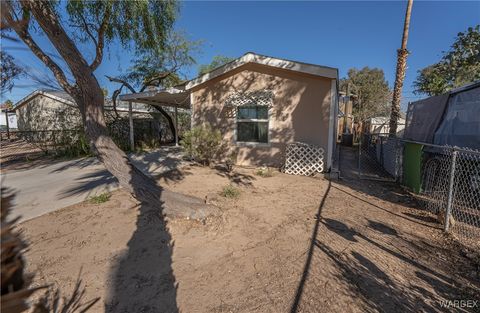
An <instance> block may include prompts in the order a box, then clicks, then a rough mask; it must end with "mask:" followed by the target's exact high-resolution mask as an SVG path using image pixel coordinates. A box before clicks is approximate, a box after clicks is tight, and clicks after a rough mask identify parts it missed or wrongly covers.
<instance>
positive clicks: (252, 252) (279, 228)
mask: <svg viewBox="0 0 480 313" xmlns="http://www.w3.org/2000/svg"><path fill="white" fill-rule="evenodd" d="M159 181H160V183H161V185H163V186H164V187H165V188H169V189H172V190H175V191H178V192H182V193H185V194H189V195H194V196H197V197H200V198H202V199H206V201H207V202H208V203H212V204H215V205H216V206H218V207H219V208H220V210H221V214H220V215H218V216H215V217H211V218H208V219H207V220H205V221H202V222H199V221H191V220H169V221H168V224H167V231H164V227H163V222H162V218H161V217H159V216H158V214H156V213H155V212H156V211H152V210H144V209H143V208H142V207H141V206H139V205H138V204H137V203H136V202H135V201H134V199H132V198H131V197H130V196H129V195H127V194H126V193H125V192H123V191H117V192H115V193H113V194H112V197H111V198H110V200H109V201H107V202H105V203H102V204H92V203H89V202H85V203H83V204H80V205H75V206H72V207H68V208H65V209H62V210H59V211H57V212H54V213H51V214H49V215H44V216H42V217H39V218H36V219H33V220H30V221H28V222H25V223H23V224H21V225H20V228H21V229H22V231H23V232H24V235H25V238H26V239H27V240H28V241H29V243H30V250H29V251H28V253H27V255H26V257H27V260H28V270H29V271H30V272H35V273H36V276H35V279H34V284H35V285H43V284H47V283H54V284H56V286H59V287H60V288H61V291H62V293H63V294H65V295H68V294H69V293H71V291H72V289H73V287H74V284H75V281H76V279H77V276H78V274H79V272H80V271H81V273H82V274H81V277H82V279H83V283H84V284H85V288H86V293H85V296H84V299H85V300H89V299H93V298H96V297H100V300H99V301H98V302H97V303H96V304H95V306H94V307H93V308H92V310H91V311H92V312H103V311H106V312H177V311H180V312H272V313H278V312H342V313H343V312H365V311H367V312H436V311H438V312H443V311H446V310H452V309H445V308H442V307H441V301H442V300H457V299H473V300H480V299H479V298H478V295H479V294H480V276H479V275H480V272H479V268H478V265H476V264H477V263H476V262H477V261H476V260H475V256H474V257H472V255H471V254H470V253H468V252H466V251H464V250H462V249H461V248H460V247H458V246H456V244H455V243H454V242H453V241H452V240H451V239H450V238H448V237H446V236H444V235H443V234H442V232H441V230H440V225H439V224H437V223H436V222H435V218H434V217H433V216H431V215H428V214H426V213H424V212H421V211H419V210H416V209H414V208H411V207H414V206H415V203H413V202H412V201H411V200H410V199H409V198H408V197H407V196H405V195H404V194H403V192H402V191H401V190H398V189H395V186H390V185H385V184H378V183H374V182H365V181H356V180H342V181H333V182H329V181H328V180H326V179H323V178H309V177H298V176H289V175H285V174H281V173H278V172H277V173H275V174H274V176H273V177H260V176H256V175H255V174H254V170H253V169H238V170H237V171H236V172H235V173H234V174H231V175H227V174H226V173H225V172H222V171H220V170H215V169H209V168H202V167H195V166H190V167H184V168H183V169H182V170H178V171H174V172H171V173H170V174H169V175H168V176H165V177H162V178H160V180H159ZM230 181H233V182H234V183H235V184H236V185H238V186H239V189H240V191H241V193H240V196H239V197H238V198H225V197H222V196H220V195H219V193H220V191H221V190H222V188H223V187H224V186H226V185H228V184H229V182H230ZM478 305H479V306H480V304H478ZM466 310H468V309H466ZM474 310H475V309H474ZM476 310H479V308H478V307H477V308H476Z"/></svg>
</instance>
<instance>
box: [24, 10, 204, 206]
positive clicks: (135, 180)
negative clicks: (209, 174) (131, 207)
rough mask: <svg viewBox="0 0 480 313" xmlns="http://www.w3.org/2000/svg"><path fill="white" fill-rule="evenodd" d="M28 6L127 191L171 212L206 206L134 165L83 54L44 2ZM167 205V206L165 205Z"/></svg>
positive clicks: (92, 138) (94, 143) (90, 131)
mask: <svg viewBox="0 0 480 313" xmlns="http://www.w3.org/2000/svg"><path fill="white" fill-rule="evenodd" d="M28 6H29V8H30V9H31V12H32V14H33V16H34V17H35V19H36V21H37V22H38V24H39V26H40V27H41V28H42V30H43V31H44V32H45V34H46V35H47V37H48V39H49V40H50V42H51V43H52V44H53V46H54V47H55V48H56V49H57V51H58V52H59V53H60V55H61V56H62V58H63V60H64V61H65V62H66V64H67V65H68V67H69V68H70V71H71V73H72V75H73V76H74V78H75V82H76V85H75V86H74V88H72V89H71V90H66V91H67V92H68V93H69V94H70V95H71V96H72V98H74V99H75V101H76V103H77V105H78V107H79V109H80V112H81V113H82V117H83V120H84V129H85V134H86V136H87V138H88V140H89V142H90V146H91V148H92V150H93V152H94V153H95V155H96V156H97V157H98V158H99V159H100V161H101V162H102V163H103V164H104V166H105V168H106V169H107V170H108V171H109V172H110V173H111V174H112V175H114V176H115V177H116V178H117V179H118V181H119V183H120V186H122V187H123V188H124V189H125V190H127V191H128V192H130V193H132V194H133V195H134V196H135V198H137V199H138V200H140V201H141V202H143V203H147V204H149V205H150V206H152V207H154V208H161V207H162V206H163V207H165V208H166V209H168V210H171V211H174V212H176V211H178V212H180V213H181V212H182V211H197V210H198V208H200V207H201V206H203V207H205V205H204V203H203V201H200V199H197V198H192V197H188V196H184V195H181V194H177V193H174V192H171V191H167V190H163V189H162V188H161V187H160V186H158V185H157V184H156V182H155V181H154V180H153V179H152V178H150V177H149V176H147V175H145V174H144V173H143V172H141V171H140V170H138V169H137V168H136V167H135V166H133V165H132V164H131V162H130V160H129V159H128V157H127V155H126V154H125V153H124V152H123V151H122V150H121V149H120V148H118V147H117V145H116V144H115V143H114V142H113V140H112V139H111V138H110V137H109V136H108V134H107V128H106V124H105V119H104V114H103V113H104V112H103V111H104V96H103V91H102V89H101V88H100V85H99V84H98V81H97V79H96V77H95V75H94V73H93V70H92V68H91V67H90V66H89V65H88V64H87V62H86V61H85V59H84V58H83V56H82V54H81V53H80V52H79V51H78V49H77V47H76V46H75V44H74V43H73V42H72V40H71V39H70V37H68V35H67V34H66V33H65V31H64V29H63V28H62V26H61V25H60V23H59V21H58V19H57V17H56V15H55V14H54V12H53V11H51V9H50V8H49V7H48V4H45V3H44V2H43V1H38V2H37V1H29V2H28ZM165 205H166V206H165Z"/></svg>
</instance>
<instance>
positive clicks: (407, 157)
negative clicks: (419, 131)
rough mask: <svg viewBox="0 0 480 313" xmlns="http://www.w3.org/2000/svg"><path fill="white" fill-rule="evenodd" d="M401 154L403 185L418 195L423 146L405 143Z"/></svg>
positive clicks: (420, 181)
mask: <svg viewBox="0 0 480 313" xmlns="http://www.w3.org/2000/svg"><path fill="white" fill-rule="evenodd" d="M403 153H404V154H403V184H404V185H405V186H407V187H408V188H410V189H411V190H412V191H413V192H415V193H419V192H420V188H421V186H422V177H421V174H422V173H421V170H422V153H423V145H421V144H417V143H410V142H407V143H405V149H404V152H403Z"/></svg>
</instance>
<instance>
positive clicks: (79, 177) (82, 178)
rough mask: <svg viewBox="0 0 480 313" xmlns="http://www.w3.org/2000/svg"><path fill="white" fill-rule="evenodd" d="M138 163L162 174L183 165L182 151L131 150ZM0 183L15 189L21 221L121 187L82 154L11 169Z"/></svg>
mask: <svg viewBox="0 0 480 313" xmlns="http://www.w3.org/2000/svg"><path fill="white" fill-rule="evenodd" d="M129 157H130V159H131V160H132V161H133V163H134V164H135V166H137V167H138V168H139V169H141V170H142V171H143V172H145V173H147V174H150V175H154V176H155V175H160V174H162V173H165V172H167V171H170V170H173V169H175V168H177V167H178V166H180V165H181V164H182V163H183V161H182V160H181V157H182V153H181V150H180V149H179V148H177V147H166V148H162V149H160V150H157V151H154V152H150V153H143V154H132V155H130V156H129ZM1 186H2V187H6V188H8V189H9V190H11V191H12V192H15V199H14V203H13V204H14V207H13V209H12V215H11V216H12V218H14V217H16V216H21V221H26V220H29V219H32V218H34V217H37V216H40V215H43V214H46V213H49V212H52V211H55V210H58V209H61V208H64V207H66V206H69V205H73V204H76V203H79V202H82V201H85V200H87V199H88V198H90V197H92V196H94V195H98V194H101V193H104V192H109V191H113V190H115V189H117V188H118V187H119V185H118V181H117V180H116V178H115V177H113V176H112V175H111V174H110V173H109V172H108V171H107V170H106V169H105V168H104V167H103V165H102V164H101V163H100V162H99V161H98V160H97V159H95V158H82V159H76V160H69V161H63V162H58V163H54V164H51V165H42V166H39V167H35V168H31V169H27V170H17V171H15V170H12V171H8V172H6V173H2V175H1Z"/></svg>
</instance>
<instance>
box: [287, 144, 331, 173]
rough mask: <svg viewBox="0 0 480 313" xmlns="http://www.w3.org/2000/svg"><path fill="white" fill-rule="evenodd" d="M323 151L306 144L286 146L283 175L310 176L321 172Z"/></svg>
mask: <svg viewBox="0 0 480 313" xmlns="http://www.w3.org/2000/svg"><path fill="white" fill-rule="evenodd" d="M324 155H325V150H323V148H321V147H317V146H314V145H309V144H306V143H301V142H295V143H291V144H288V145H287V151H286V157H285V173H286V174H291V175H303V176H312V175H315V174H316V173H321V172H323V159H324Z"/></svg>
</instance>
